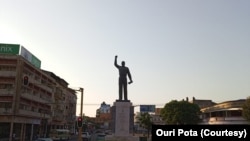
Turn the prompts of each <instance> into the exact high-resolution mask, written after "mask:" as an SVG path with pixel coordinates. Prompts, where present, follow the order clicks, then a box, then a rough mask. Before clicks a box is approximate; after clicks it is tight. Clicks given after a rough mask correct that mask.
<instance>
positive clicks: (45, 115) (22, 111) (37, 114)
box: [19, 109, 51, 119]
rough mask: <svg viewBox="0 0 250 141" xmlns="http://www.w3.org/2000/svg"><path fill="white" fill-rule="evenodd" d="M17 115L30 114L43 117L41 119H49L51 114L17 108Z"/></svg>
mask: <svg viewBox="0 0 250 141" xmlns="http://www.w3.org/2000/svg"><path fill="white" fill-rule="evenodd" d="M19 115H25V116H32V117H36V118H43V119H49V118H50V117H51V116H50V115H49V114H45V113H38V112H33V111H28V110H23V109H19Z"/></svg>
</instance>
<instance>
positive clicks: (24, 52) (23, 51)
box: [20, 46, 41, 68]
mask: <svg viewBox="0 0 250 141" xmlns="http://www.w3.org/2000/svg"><path fill="white" fill-rule="evenodd" d="M20 55H21V56H23V57H24V58H25V59H26V60H28V61H29V62H30V63H31V64H33V65H34V66H35V67H37V68H41V61H40V60H39V59H38V58H37V57H36V56H34V55H33V54H32V53H30V52H29V51H28V50H27V49H26V48H24V47H23V46H21V54H20Z"/></svg>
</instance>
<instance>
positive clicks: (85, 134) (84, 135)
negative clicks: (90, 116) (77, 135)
mask: <svg viewBox="0 0 250 141" xmlns="http://www.w3.org/2000/svg"><path fill="white" fill-rule="evenodd" d="M90 137H91V136H90V134H89V132H82V140H83V141H85V140H86V141H90Z"/></svg>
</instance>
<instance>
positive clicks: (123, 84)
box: [114, 56, 133, 100]
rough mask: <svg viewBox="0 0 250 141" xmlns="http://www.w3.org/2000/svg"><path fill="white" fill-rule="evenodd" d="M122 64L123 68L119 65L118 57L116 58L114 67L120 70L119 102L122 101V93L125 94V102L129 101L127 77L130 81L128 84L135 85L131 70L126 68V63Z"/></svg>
mask: <svg viewBox="0 0 250 141" xmlns="http://www.w3.org/2000/svg"><path fill="white" fill-rule="evenodd" d="M121 64H122V65H121V66H120V65H118V64H117V56H115V62H114V65H115V67H116V68H118V70H119V100H122V92H123V94H124V100H128V91H127V76H128V78H129V80H130V81H129V82H128V84H131V83H133V80H132V76H131V74H130V71H129V68H128V67H126V66H125V62H124V61H122V63H121Z"/></svg>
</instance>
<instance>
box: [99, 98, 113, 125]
mask: <svg viewBox="0 0 250 141" xmlns="http://www.w3.org/2000/svg"><path fill="white" fill-rule="evenodd" d="M110 109H111V107H110V104H106V103H105V102H102V103H101V106H100V108H99V109H97V110H96V120H95V123H97V124H99V125H100V126H101V127H102V128H105V129H109V128H110V122H111V112H110Z"/></svg>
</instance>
